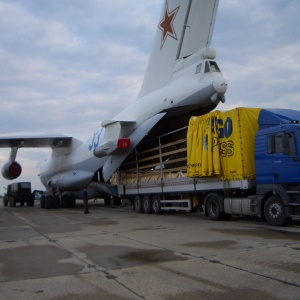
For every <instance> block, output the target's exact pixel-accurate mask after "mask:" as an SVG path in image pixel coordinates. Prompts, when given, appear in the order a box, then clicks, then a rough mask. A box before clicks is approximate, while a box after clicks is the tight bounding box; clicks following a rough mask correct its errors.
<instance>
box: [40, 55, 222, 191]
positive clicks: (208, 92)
mask: <svg viewBox="0 0 300 300" xmlns="http://www.w3.org/2000/svg"><path fill="white" fill-rule="evenodd" d="M190 60H191V61H192V63H190V65H189V64H188V63H185V66H183V67H181V66H180V65H179V67H178V65H177V68H175V71H174V73H173V78H172V81H171V82H170V83H169V84H167V85H166V86H164V87H162V88H160V89H158V90H155V91H153V92H151V93H149V94H148V95H146V96H144V97H142V98H140V99H138V100H136V101H135V102H134V103H133V104H131V105H130V106H129V107H127V108H126V109H125V110H123V111H122V112H120V113H119V114H118V115H117V116H115V117H114V118H113V120H116V121H119V120H121V121H129V122H132V123H133V124H134V125H133V126H132V127H129V131H128V130H127V132H122V135H123V136H121V137H126V136H128V135H129V134H130V133H131V132H132V131H133V130H135V129H136V128H137V127H139V126H140V125H141V124H143V123H144V122H145V121H146V120H148V119H149V118H151V117H153V116H155V115H156V114H158V113H161V112H166V113H167V114H168V112H170V111H172V113H174V111H177V114H178V115H180V111H184V112H187V111H189V112H191V111H192V110H193V109H195V107H205V106H209V105H212V102H216V103H215V104H216V105H217V104H218V102H219V101H220V100H221V101H222V99H223V98H222V97H224V96H223V95H224V93H225V91H226V89H227V82H226V80H225V79H224V78H223V76H222V74H221V73H220V72H219V71H213V70H211V69H210V70H207V69H205V64H206V63H207V64H209V63H210V62H211V60H201V61H196V62H194V61H193V58H191V59H190ZM213 62H214V61H213ZM105 130H106V128H100V129H99V130H97V131H96V132H95V133H94V134H93V135H92V136H91V137H90V138H89V139H88V140H87V141H86V142H84V143H80V142H78V141H76V140H74V141H73V142H72V145H71V146H70V147H69V148H67V149H54V150H53V153H52V155H51V156H49V157H47V158H46V159H45V160H44V162H43V163H42V166H41V172H40V177H41V181H42V183H43V185H45V187H47V188H49V180H50V179H51V178H53V176H55V175H57V174H63V173H64V172H70V171H74V172H78V171H80V170H82V172H83V173H82V174H81V176H79V178H78V182H77V183H76V184H73V185H72V186H69V187H68V186H67V185H68V183H67V182H68V180H65V181H64V182H63V183H61V188H62V189H73V186H74V187H76V189H81V188H83V187H84V185H86V184H88V182H90V181H91V179H92V177H93V176H94V173H95V172H97V171H98V170H99V169H100V168H101V167H102V166H103V165H104V163H105V161H106V160H107V156H106V157H105V156H104V157H101V158H98V157H95V155H94V154H93V151H94V150H95V149H96V148H97V147H98V146H99V145H101V144H103V143H105V142H106V139H108V138H109V137H108V136H107V134H105ZM78 174H79V172H78ZM67 176H74V174H71V175H69V173H68V174H67V175H66V176H65V177H67ZM84 178H86V180H84ZM80 182H81V183H80ZM73 183H74V179H73Z"/></svg>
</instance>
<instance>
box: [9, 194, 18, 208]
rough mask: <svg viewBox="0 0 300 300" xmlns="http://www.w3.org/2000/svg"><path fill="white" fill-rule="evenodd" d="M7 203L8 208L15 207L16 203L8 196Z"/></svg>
mask: <svg viewBox="0 0 300 300" xmlns="http://www.w3.org/2000/svg"><path fill="white" fill-rule="evenodd" d="M8 202H9V207H15V206H16V201H15V199H14V196H9V197H8Z"/></svg>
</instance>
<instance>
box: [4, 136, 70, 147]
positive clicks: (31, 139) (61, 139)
mask: <svg viewBox="0 0 300 300" xmlns="http://www.w3.org/2000/svg"><path fill="white" fill-rule="evenodd" d="M71 140H72V137H69V136H65V135H62V134H55V135H42V134H39V135H38V134H32V135H11V136H8V135H0V148H14V147H17V148H22V147H23V148H39V147H51V148H56V147H67V146H68V145H69V144H70V143H71Z"/></svg>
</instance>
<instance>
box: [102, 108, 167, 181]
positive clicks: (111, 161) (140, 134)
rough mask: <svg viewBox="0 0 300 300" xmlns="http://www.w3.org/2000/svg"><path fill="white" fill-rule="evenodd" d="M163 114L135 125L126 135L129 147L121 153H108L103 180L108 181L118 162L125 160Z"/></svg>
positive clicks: (118, 164)
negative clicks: (128, 134)
mask: <svg viewBox="0 0 300 300" xmlns="http://www.w3.org/2000/svg"><path fill="white" fill-rule="evenodd" d="M164 115H165V113H160V114H157V115H155V116H153V117H152V118H150V119H149V120H147V121H146V122H144V123H143V124H142V125H140V126H139V127H137V128H136V129H135V130H134V131H133V132H132V134H131V135H130V136H129V137H128V138H130V147H129V148H128V149H126V151H124V152H123V153H122V154H118V155H110V156H109V157H108V159H107V161H106V162H105V164H104V166H103V170H102V175H103V178H104V181H108V180H109V179H110V177H111V176H112V174H113V173H114V172H115V171H116V169H117V168H118V167H119V166H120V164H121V163H122V162H123V161H124V160H125V158H126V157H127V156H128V155H129V153H131V152H132V150H133V149H134V147H136V146H137V145H138V143H139V142H140V141H141V140H142V139H143V138H144V137H145V136H146V135H147V134H148V133H149V131H150V130H151V129H152V128H153V127H154V126H155V124H157V122H159V120H161V118H162V117H163V116H164Z"/></svg>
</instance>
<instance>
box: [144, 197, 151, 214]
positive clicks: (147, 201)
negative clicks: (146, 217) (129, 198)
mask: <svg viewBox="0 0 300 300" xmlns="http://www.w3.org/2000/svg"><path fill="white" fill-rule="evenodd" d="M151 202H152V201H151V198H150V196H148V195H145V196H144V197H143V210H144V212H145V214H151V213H152V203H151Z"/></svg>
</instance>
